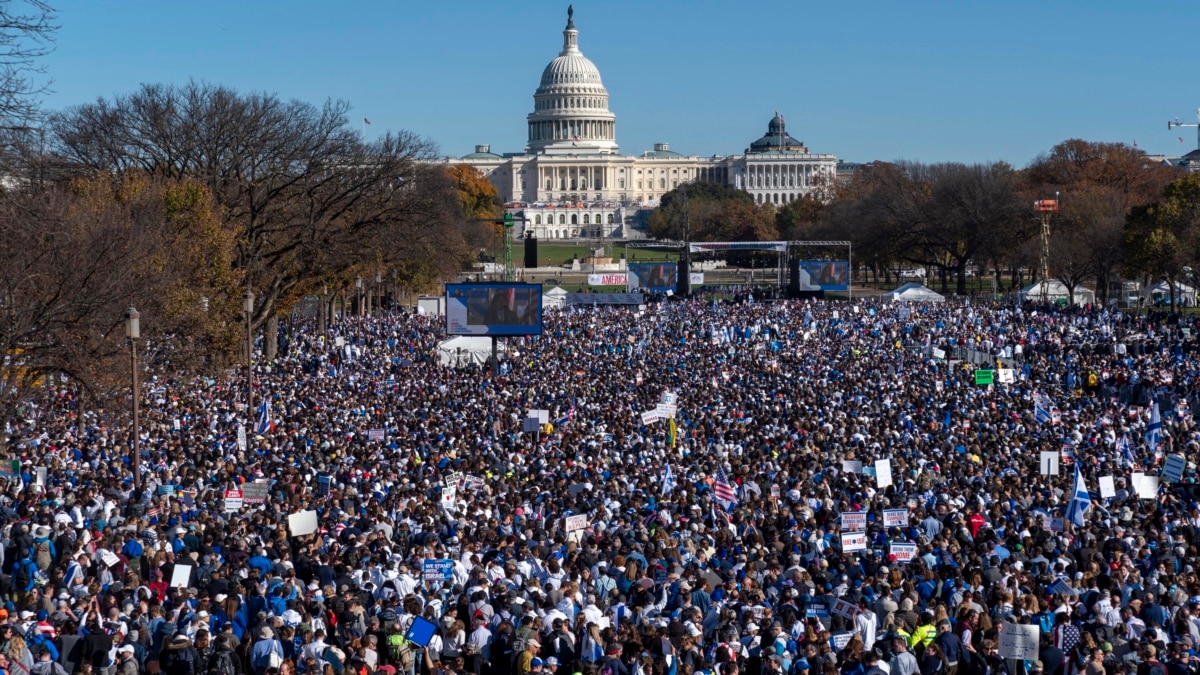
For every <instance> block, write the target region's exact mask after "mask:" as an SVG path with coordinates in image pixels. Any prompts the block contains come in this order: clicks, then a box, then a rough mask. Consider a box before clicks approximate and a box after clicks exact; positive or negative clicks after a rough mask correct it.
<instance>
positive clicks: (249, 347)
mask: <svg viewBox="0 0 1200 675" xmlns="http://www.w3.org/2000/svg"><path fill="white" fill-rule="evenodd" d="M242 310H243V312H245V314H246V407H247V414H248V415H250V417H251V418H253V417H254V331H253V329H252V328H251V326H250V321H251V319H252V317H253V316H254V293H253V292H252V291H246V293H245V294H244V295H242Z"/></svg>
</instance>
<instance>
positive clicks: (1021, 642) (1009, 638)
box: [1000, 621, 1042, 661]
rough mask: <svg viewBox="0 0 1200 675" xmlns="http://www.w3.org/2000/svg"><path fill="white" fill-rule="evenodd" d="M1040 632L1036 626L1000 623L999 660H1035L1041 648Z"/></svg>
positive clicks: (1007, 622)
mask: <svg viewBox="0 0 1200 675" xmlns="http://www.w3.org/2000/svg"><path fill="white" fill-rule="evenodd" d="M1041 638H1042V630H1041V628H1039V627H1038V625H1037V624H1036V623H1035V624H1030V625H1023V624H1016V623H1011V622H1009V621H1002V622H1000V658H1002V659H1016V660H1018V661H1028V660H1032V659H1036V658H1037V657H1038V652H1039V650H1040V648H1041Z"/></svg>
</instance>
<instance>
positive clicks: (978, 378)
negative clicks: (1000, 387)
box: [975, 370, 996, 385]
mask: <svg viewBox="0 0 1200 675" xmlns="http://www.w3.org/2000/svg"><path fill="white" fill-rule="evenodd" d="M995 379H996V371H994V370H976V371H975V384H978V385H985V384H992V382H994V381H995Z"/></svg>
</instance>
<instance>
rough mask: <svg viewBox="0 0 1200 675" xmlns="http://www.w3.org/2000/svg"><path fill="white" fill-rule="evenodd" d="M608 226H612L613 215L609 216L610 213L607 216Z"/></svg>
mask: <svg viewBox="0 0 1200 675" xmlns="http://www.w3.org/2000/svg"><path fill="white" fill-rule="evenodd" d="M608 224H609V225H612V224H613V214H611V213H610V214H608Z"/></svg>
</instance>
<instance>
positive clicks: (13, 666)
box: [6, 634, 33, 675]
mask: <svg viewBox="0 0 1200 675" xmlns="http://www.w3.org/2000/svg"><path fill="white" fill-rule="evenodd" d="M6 653H7V654H8V662H9V673H11V675H29V671H30V670H32V669H33V654H31V653H30V652H29V647H28V645H26V644H25V638H23V637H21V636H20V635H16V634H14V635H13V636H12V639H10V640H9V641H8V650H7V652H6Z"/></svg>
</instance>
